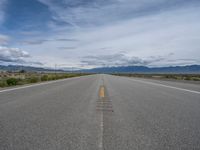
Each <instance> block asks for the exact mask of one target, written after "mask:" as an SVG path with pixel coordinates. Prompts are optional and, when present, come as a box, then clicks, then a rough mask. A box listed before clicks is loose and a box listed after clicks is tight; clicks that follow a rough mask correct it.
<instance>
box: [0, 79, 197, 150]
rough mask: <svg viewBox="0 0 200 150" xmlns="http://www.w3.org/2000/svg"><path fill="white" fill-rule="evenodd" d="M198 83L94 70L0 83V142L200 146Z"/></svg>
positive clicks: (91, 148) (23, 148)
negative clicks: (23, 83) (12, 85)
mask: <svg viewBox="0 0 200 150" xmlns="http://www.w3.org/2000/svg"><path fill="white" fill-rule="evenodd" d="M199 114H200V85H198V84H186V83H173V82H168V81H154V80H147V79H137V78H126V77H117V76H111V75H90V76H84V77H78V78H71V79H67V80H60V81H56V82H52V83H44V84H40V85H34V86H28V87H25V88H16V89H14V90H4V91H0V150H132V149H134V150H135V149H136V150H137V149H138V150H161V149H162V150H165V149H170V150H171V149H186V150H188V149H197V150H198V149H200V116H199Z"/></svg>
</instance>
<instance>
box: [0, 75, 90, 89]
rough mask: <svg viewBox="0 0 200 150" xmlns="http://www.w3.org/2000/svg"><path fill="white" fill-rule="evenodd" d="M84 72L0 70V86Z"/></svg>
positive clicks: (61, 77)
mask: <svg viewBox="0 0 200 150" xmlns="http://www.w3.org/2000/svg"><path fill="white" fill-rule="evenodd" d="M84 75H88V74H84V73H35V72H34V73H30V72H29V73H26V72H25V71H20V72H0V87H1V88H3V87H9V86H16V85H24V84H31V83H38V82H45V81H52V80H59V79H65V78H72V77H78V76H84Z"/></svg>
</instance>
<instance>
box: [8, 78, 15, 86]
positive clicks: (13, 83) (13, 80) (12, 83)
mask: <svg viewBox="0 0 200 150" xmlns="http://www.w3.org/2000/svg"><path fill="white" fill-rule="evenodd" d="M6 82H7V84H8V85H9V86H11V85H17V82H18V80H17V79H15V78H9V79H7V80H6Z"/></svg>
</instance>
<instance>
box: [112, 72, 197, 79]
mask: <svg viewBox="0 0 200 150" xmlns="http://www.w3.org/2000/svg"><path fill="white" fill-rule="evenodd" d="M113 75H117V76H127V77H138V78H152V79H172V80H189V81H200V74H132V73H124V74H123V73H120V74H118V73H116V74H113Z"/></svg>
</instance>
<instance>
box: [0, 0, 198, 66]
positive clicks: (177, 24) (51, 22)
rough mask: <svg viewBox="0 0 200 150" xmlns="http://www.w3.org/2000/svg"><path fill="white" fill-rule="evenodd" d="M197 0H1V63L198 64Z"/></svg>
mask: <svg viewBox="0 0 200 150" xmlns="http://www.w3.org/2000/svg"><path fill="white" fill-rule="evenodd" d="M199 18H200V1H199V0H59V1H58V0H0V63H1V64H5V65H7V64H23V65H33V66H43V67H53V66H54V65H55V64H57V65H58V66H59V67H60V68H70V67H75V68H93V67H102V66H127V65H145V66H156V67H157V66H175V65H191V64H200V19H199Z"/></svg>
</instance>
